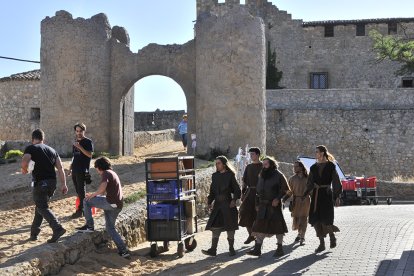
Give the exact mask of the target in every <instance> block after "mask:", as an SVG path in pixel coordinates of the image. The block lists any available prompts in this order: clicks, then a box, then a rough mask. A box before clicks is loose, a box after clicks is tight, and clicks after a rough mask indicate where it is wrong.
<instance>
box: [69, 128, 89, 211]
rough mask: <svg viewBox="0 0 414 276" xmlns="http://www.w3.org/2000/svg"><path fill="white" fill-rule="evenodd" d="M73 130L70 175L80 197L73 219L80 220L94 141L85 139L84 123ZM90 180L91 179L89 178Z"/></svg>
mask: <svg viewBox="0 0 414 276" xmlns="http://www.w3.org/2000/svg"><path fill="white" fill-rule="evenodd" d="M73 129H74V130H75V135H76V140H75V142H74V143H73V147H72V152H73V158H72V164H71V165H70V171H69V175H68V176H70V175H72V180H73V184H74V185H75V190H76V193H77V194H78V197H79V202H80V204H79V206H78V209H77V210H76V212H75V213H73V214H72V216H71V217H72V218H73V219H74V218H79V217H81V216H82V214H83V204H82V203H83V200H84V199H85V194H86V185H85V184H86V183H85V181H86V180H87V179H86V178H85V177H90V175H89V166H90V163H91V159H92V153H93V143H92V140H91V139H89V138H87V137H85V131H86V126H85V124H83V123H77V124H76V125H75V126H74V127H73ZM89 179H90V178H89Z"/></svg>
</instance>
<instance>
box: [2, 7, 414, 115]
mask: <svg viewBox="0 0 414 276" xmlns="http://www.w3.org/2000/svg"><path fill="white" fill-rule="evenodd" d="M219 2H224V0H223V1H221V0H219ZM271 2H272V3H273V4H274V5H276V6H277V7H278V8H279V9H281V10H286V11H288V13H290V14H292V17H293V18H294V19H303V20H304V21H318V20H346V19H369V18H393V17H414V1H413V0H398V1H396V2H392V1H386V0H346V1H343V0H330V1H328V0H313V1H309V0H273V1H271ZM0 3H1V8H0V26H1V29H0V37H1V40H0V56H6V57H13V58H20V59H27V60H35V61H39V60H40V22H41V20H42V19H44V18H45V17H46V16H54V14H55V12H56V11H58V10H66V11H68V12H70V13H71V14H72V15H73V17H74V18H76V17H83V18H90V17H91V16H93V15H95V14H98V13H101V12H103V13H105V14H106V15H107V16H108V19H109V23H110V24H111V26H115V25H117V26H122V27H125V28H126V30H127V31H128V33H129V36H130V40H131V43H130V44H131V46H130V48H131V51H133V52H137V51H138V50H139V49H141V48H143V47H144V46H146V45H148V44H149V43H158V44H173V43H177V44H183V43H185V42H187V41H189V40H191V39H193V38H194V32H193V25H194V23H193V21H194V20H195V19H196V0H156V1H154V0H116V1H115V0H41V1H33V0H14V1H10V0H8V1H7V0H0ZM241 3H244V1H243V0H242V1H241ZM397 3H398V4H397ZM39 68H40V65H39V64H35V63H26V62H17V61H10V60H5V59H0V78H1V77H6V76H9V75H11V74H15V73H20V72H25V71H30V70H34V69H39ZM157 108H159V109H160V110H182V109H184V110H186V109H187V106H186V99H185V96H184V93H183V91H182V89H181V87H180V86H179V85H178V84H177V83H176V82H175V81H173V80H172V79H170V78H167V77H162V76H149V77H146V78H144V79H141V80H139V81H138V82H137V83H136V84H135V107H134V109H135V111H154V110H155V109H157Z"/></svg>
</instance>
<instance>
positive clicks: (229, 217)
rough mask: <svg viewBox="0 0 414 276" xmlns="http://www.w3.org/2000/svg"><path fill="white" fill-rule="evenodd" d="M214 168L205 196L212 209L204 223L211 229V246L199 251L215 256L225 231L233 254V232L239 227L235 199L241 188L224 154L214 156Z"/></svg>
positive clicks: (238, 195) (231, 254)
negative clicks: (208, 190)
mask: <svg viewBox="0 0 414 276" xmlns="http://www.w3.org/2000/svg"><path fill="white" fill-rule="evenodd" d="M216 169H217V171H216V172H215V173H213V175H212V183H211V186H210V193H209V195H208V197H207V200H208V207H209V209H210V210H212V211H211V214H210V217H209V219H208V222H207V225H206V230H211V231H212V241H211V247H210V248H209V249H208V250H201V252H202V253H204V254H206V255H209V256H216V255H217V244H218V241H219V237H220V234H221V232H223V231H227V240H228V242H229V255H230V256H234V255H236V251H235V250H234V234H235V232H236V230H237V229H239V226H238V224H237V220H238V212H237V207H236V201H237V200H238V199H240V195H241V190H240V187H239V184H238V183H237V180H236V176H235V172H234V169H233V168H232V167H231V165H230V164H229V161H228V159H227V158H226V157H225V156H218V157H217V158H216Z"/></svg>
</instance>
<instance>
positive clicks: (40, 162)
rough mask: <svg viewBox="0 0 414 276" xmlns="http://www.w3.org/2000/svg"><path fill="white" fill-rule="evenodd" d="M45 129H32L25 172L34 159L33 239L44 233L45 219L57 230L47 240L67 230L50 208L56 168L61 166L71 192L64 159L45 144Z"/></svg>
mask: <svg viewBox="0 0 414 276" xmlns="http://www.w3.org/2000/svg"><path fill="white" fill-rule="evenodd" d="M44 136H45V134H44V132H43V131H42V130H41V129H36V130H35V131H33V133H32V145H30V146H28V147H27V148H26V149H25V151H24V155H23V158H22V164H21V167H22V173H23V174H27V173H29V171H28V168H29V162H30V161H33V162H34V163H35V164H34V169H33V172H32V180H33V200H34V202H35V206H36V208H35V216H34V219H33V223H32V227H31V231H30V240H32V241H35V240H37V236H38V235H39V233H40V226H41V224H42V221H43V219H45V220H46V221H47V222H48V223H49V226H50V227H51V228H52V230H53V235H52V238H50V239H49V240H47V242H48V243H52V242H56V241H57V240H58V239H59V238H60V237H61V236H62V235H63V234H65V232H66V230H65V229H64V228H63V227H62V225H61V224H60V223H59V221H58V219H57V218H56V217H55V215H54V214H53V212H52V211H51V210H50V209H49V205H48V203H49V200H50V198H51V197H52V196H53V194H54V193H55V190H56V172H55V168H57V170H58V173H59V179H60V182H61V185H62V186H61V191H62V193H63V194H66V193H67V192H68V187H67V186H66V178H65V172H64V171H63V167H62V162H61V160H60V157H59V154H57V152H56V151H55V150H54V149H53V148H51V147H49V146H47V145H45V144H44V143H43V140H44Z"/></svg>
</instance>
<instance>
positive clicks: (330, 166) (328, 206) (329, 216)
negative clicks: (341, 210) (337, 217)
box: [304, 145, 342, 253]
mask: <svg viewBox="0 0 414 276" xmlns="http://www.w3.org/2000/svg"><path fill="white" fill-rule="evenodd" d="M315 153H316V161H317V163H315V164H313V165H312V166H311V167H310V172H309V177H308V184H307V189H306V192H305V193H304V196H306V195H308V194H309V193H310V192H311V191H312V199H311V205H310V210H309V223H310V224H311V225H312V226H313V227H314V228H315V231H316V236H317V237H318V238H319V246H318V248H316V250H315V252H316V253H318V252H322V251H324V250H325V237H326V234H329V238H330V242H331V243H330V248H335V247H336V237H335V234H334V232H339V229H338V227H336V226H335V225H334V224H333V223H334V205H336V206H339V200H340V195H341V193H342V184H341V181H340V180H339V176H338V173H337V172H336V166H335V163H334V161H335V159H334V157H333V156H332V154H330V153H329V152H328V149H327V148H326V147H325V146H323V145H320V146H317V147H316V151H315Z"/></svg>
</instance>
